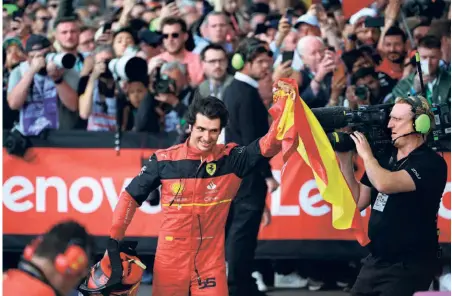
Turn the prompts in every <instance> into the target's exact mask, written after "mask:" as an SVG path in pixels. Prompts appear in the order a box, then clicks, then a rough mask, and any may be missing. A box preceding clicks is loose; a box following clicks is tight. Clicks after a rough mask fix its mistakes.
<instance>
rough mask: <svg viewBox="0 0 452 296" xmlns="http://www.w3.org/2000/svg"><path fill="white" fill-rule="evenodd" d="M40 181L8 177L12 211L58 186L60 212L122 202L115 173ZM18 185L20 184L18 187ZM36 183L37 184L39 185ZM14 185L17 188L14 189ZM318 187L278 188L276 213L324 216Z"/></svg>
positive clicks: (6, 195) (7, 202)
mask: <svg viewBox="0 0 452 296" xmlns="http://www.w3.org/2000/svg"><path fill="white" fill-rule="evenodd" d="M273 176H274V178H275V179H276V180H277V181H278V182H281V172H280V171H273ZM35 181H36V183H35V184H33V183H32V182H31V181H30V180H29V179H28V178H26V177H24V176H13V177H10V178H9V179H7V180H6V181H5V183H4V184H3V204H4V206H5V207H6V208H7V209H9V210H10V211H12V212H17V213H22V212H27V211H30V210H32V209H33V207H34V206H36V212H39V213H45V212H46V211H47V207H46V200H47V190H48V189H50V188H54V189H55V190H56V200H57V211H58V212H60V213H67V212H68V211H69V209H68V195H69V203H70V205H71V207H72V208H73V209H75V210H76V211H78V212H80V213H93V212H95V211H97V210H98V209H99V208H100V207H101V206H102V203H103V202H104V193H105V197H106V198H107V202H108V204H109V206H110V209H111V210H112V211H113V210H114V208H115V207H116V204H117V203H118V196H119V193H118V192H116V189H115V185H114V182H113V181H114V180H113V178H112V177H102V178H100V182H99V180H97V179H95V178H92V177H80V178H78V179H76V180H75V181H74V182H73V183H72V184H69V185H70V186H69V189H68V185H67V184H66V182H65V181H64V180H63V179H62V178H60V177H57V176H52V177H36V180H35ZM131 181H132V178H125V179H124V182H123V184H122V187H121V191H120V192H122V191H123V190H124V189H125V188H126V187H127V185H129V183H130V182H131ZM17 187H19V188H18V189H17ZM35 187H36V188H35ZM83 188H86V189H89V190H91V191H92V197H91V200H90V201H89V202H82V201H81V200H80V191H81V190H82V189H83ZM13 189H16V190H14V191H13ZM314 189H317V185H316V183H315V180H314V179H311V180H308V181H306V182H305V183H304V184H303V185H302V186H301V188H300V191H299V196H298V201H299V205H281V189H280V188H278V189H277V190H276V191H275V192H273V193H272V198H271V213H272V215H273V216H299V215H300V208H301V209H302V210H303V211H304V212H305V213H307V214H309V215H311V216H315V217H316V216H323V215H326V214H327V213H329V212H330V211H331V207H330V206H329V205H327V204H324V205H322V206H320V207H319V206H315V205H316V204H317V203H318V202H320V201H322V197H321V196H320V194H319V193H317V194H314V195H312V196H310V193H311V191H312V190H314ZM35 192H36V194H35V202H36V204H34V203H33V202H32V201H31V200H23V199H24V198H26V197H28V196H30V195H32V194H33V193H35ZM450 192H451V183H450V182H448V183H447V184H446V187H445V190H444V193H443V197H444V196H445V195H446V194H450ZM139 210H140V211H142V212H143V213H145V214H149V215H153V214H157V213H159V212H161V205H160V204H159V205H156V206H151V205H150V204H149V203H143V205H142V206H141V207H140V208H139ZM367 212H368V211H367V209H365V210H363V211H361V216H366V214H367ZM438 216H440V217H441V218H443V219H447V220H450V219H451V209H448V208H447V207H446V206H445V201H444V200H443V199H442V200H441V203H440V208H439V211H438Z"/></svg>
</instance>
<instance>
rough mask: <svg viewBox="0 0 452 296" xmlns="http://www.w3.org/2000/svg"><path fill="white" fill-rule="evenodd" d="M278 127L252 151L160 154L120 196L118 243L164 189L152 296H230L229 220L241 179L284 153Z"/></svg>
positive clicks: (231, 147) (223, 148) (177, 149)
mask: <svg viewBox="0 0 452 296" xmlns="http://www.w3.org/2000/svg"><path fill="white" fill-rule="evenodd" d="M274 125H275V124H273V125H272V127H271V128H270V130H269V132H268V133H267V135H265V136H264V137H262V138H260V139H258V140H256V141H254V142H252V143H251V144H249V145H248V146H242V147H239V146H237V145H236V144H227V145H216V146H215V147H214V149H213V151H212V152H211V153H210V154H209V155H207V156H205V158H203V157H201V156H200V154H199V153H197V151H195V150H194V149H191V148H190V147H188V141H187V142H186V143H184V144H180V145H177V146H173V147H170V148H168V149H165V150H158V151H157V152H156V153H155V154H154V155H152V156H151V158H150V159H149V161H148V162H147V163H146V165H145V166H144V167H143V168H142V170H141V172H140V174H139V175H138V176H137V177H135V178H134V179H133V180H132V182H131V183H130V185H129V186H128V187H127V188H126V189H125V191H124V192H122V193H121V196H120V199H119V203H118V205H117V206H116V208H115V211H114V213H113V226H112V228H111V233H110V235H111V237H112V238H115V239H117V240H121V239H122V238H123V237H124V234H125V230H126V228H127V226H128V225H129V223H130V221H131V219H132V217H133V214H134V212H135V210H136V208H137V207H138V206H140V205H141V204H142V203H143V202H144V201H145V200H146V198H147V197H148V195H149V193H150V192H151V191H152V190H154V189H156V188H158V187H159V185H162V187H161V204H162V212H163V219H162V224H161V227H160V232H159V237H158V244H157V251H156V256H155V263H154V278H153V289H152V290H153V291H152V295H154V296H186V295H188V294H189V291H190V292H191V295H193V296H196V295H211V296H214V295H215V296H227V295H228V286H227V278H226V267H225V255H224V240H225V224H226V218H227V216H228V212H229V207H230V204H231V201H232V199H233V198H234V197H235V195H236V193H237V190H238V189H239V186H240V183H241V180H242V178H243V177H244V176H245V175H247V174H248V173H250V172H251V171H252V170H253V169H254V168H255V166H256V165H257V164H258V163H259V162H260V161H262V160H263V159H265V158H270V157H273V156H274V155H276V154H277V153H278V152H279V151H280V149H281V142H280V141H278V140H276V126H274Z"/></svg>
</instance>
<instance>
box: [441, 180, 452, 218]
mask: <svg viewBox="0 0 452 296" xmlns="http://www.w3.org/2000/svg"><path fill="white" fill-rule="evenodd" d="M450 189H451V188H450V182H447V184H446V187H445V188H444V193H443V198H442V199H441V202H440V203H439V211H438V215H439V216H440V217H443V218H444V219H447V220H450V209H448V208H446V207H445V206H444V201H443V199H444V195H446V194H447V193H449V194H450Z"/></svg>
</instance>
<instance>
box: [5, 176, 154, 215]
mask: <svg viewBox="0 0 452 296" xmlns="http://www.w3.org/2000/svg"><path fill="white" fill-rule="evenodd" d="M131 181H132V178H126V179H124V182H123V185H122V188H121V191H120V192H122V191H123V190H124V189H125V188H126V187H127V185H129V183H130V182H131ZM16 187H20V189H17V188H16ZM15 188H16V190H14V192H13V189H15ZM49 188H55V190H56V200H57V211H58V212H59V213H67V212H68V211H69V209H68V187H67V184H66V182H65V181H64V180H63V179H62V178H60V177H55V176H53V177H36V188H35V186H34V184H33V183H32V182H31V181H30V180H29V179H27V178H26V177H23V176H13V177H10V178H9V179H8V180H6V181H5V183H4V184H3V204H4V205H5V207H6V208H8V209H9V210H10V211H13V212H17V213H22V212H26V211H29V210H31V209H33V206H34V204H33V202H32V201H31V200H25V201H20V200H21V199H23V198H25V197H27V196H30V195H32V194H33V193H35V189H36V194H35V202H36V212H40V213H45V212H46V211H47V207H46V200H47V189H49ZM83 188H87V189H89V190H91V192H92V196H91V200H90V201H89V202H82V201H81V200H80V190H82V189H83ZM104 192H105V196H106V198H107V201H108V204H109V206H110V208H111V210H112V211H113V209H114V208H115V207H116V204H117V203H118V196H119V194H118V193H117V192H116V189H115V186H114V183H113V178H111V177H102V178H101V179H100V183H99V181H98V180H96V179H94V178H92V177H81V178H78V179H76V180H75V181H74V182H73V183H72V184H70V187H69V203H70V205H71V206H72V208H74V209H75V210H76V211H77V212H80V213H84V214H86V213H93V212H95V211H97V210H98V209H99V208H100V207H101V206H102V202H103V199H104ZM139 209H140V210H141V211H142V212H144V213H145V214H157V213H159V212H160V211H161V207H160V205H157V206H151V205H150V204H148V203H143V205H142V206H141V207H140V208H139Z"/></svg>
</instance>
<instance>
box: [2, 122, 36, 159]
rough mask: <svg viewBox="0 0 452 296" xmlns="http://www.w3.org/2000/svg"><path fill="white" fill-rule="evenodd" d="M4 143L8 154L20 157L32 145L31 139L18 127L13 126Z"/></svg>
mask: <svg viewBox="0 0 452 296" xmlns="http://www.w3.org/2000/svg"><path fill="white" fill-rule="evenodd" d="M3 145H4V147H5V148H6V152H8V154H10V155H15V156H19V157H24V156H25V153H26V152H27V150H28V148H29V147H30V146H31V145H30V141H29V140H28V139H27V138H26V137H25V136H24V135H22V133H21V132H20V131H19V130H18V129H17V127H13V128H12V129H11V131H10V132H9V133H8V134H7V136H6V139H5V141H4V144H3Z"/></svg>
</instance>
